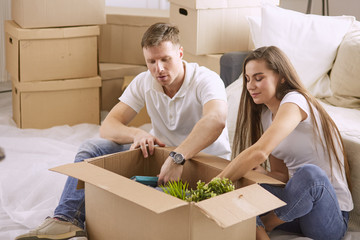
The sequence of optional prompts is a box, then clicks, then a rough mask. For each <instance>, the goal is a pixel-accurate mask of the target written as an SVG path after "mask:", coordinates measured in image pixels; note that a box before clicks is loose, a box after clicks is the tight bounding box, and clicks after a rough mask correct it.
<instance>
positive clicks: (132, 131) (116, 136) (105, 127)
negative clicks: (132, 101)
mask: <svg viewBox="0 0 360 240" xmlns="http://www.w3.org/2000/svg"><path fill="white" fill-rule="evenodd" d="M136 114H137V113H136V111H135V110H134V109H132V108H131V107H130V106H128V105H127V104H125V103H123V102H119V103H118V104H116V105H115V106H114V107H113V109H111V111H110V112H109V114H108V115H107V116H106V118H105V119H104V121H103V123H102V125H101V127H100V136H101V137H102V138H105V139H109V140H112V141H114V142H116V143H119V144H125V143H132V145H131V148H130V149H135V148H138V147H140V148H141V151H142V152H143V155H144V157H148V151H147V148H146V146H148V148H149V153H150V155H152V154H153V153H154V145H156V144H158V145H159V146H165V144H163V143H162V142H161V141H160V140H159V139H158V138H156V137H154V136H152V135H151V134H149V133H148V132H146V131H144V130H142V129H140V128H135V127H129V126H127V124H129V123H130V121H131V120H132V119H133V118H134V117H135V116H136Z"/></svg>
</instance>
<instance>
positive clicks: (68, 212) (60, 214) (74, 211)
mask: <svg viewBox="0 0 360 240" xmlns="http://www.w3.org/2000/svg"><path fill="white" fill-rule="evenodd" d="M130 146H131V145H130V144H125V145H121V144H117V143H115V142H112V141H109V140H106V139H102V138H97V139H90V140H88V141H85V142H84V143H83V144H82V145H81V146H80V148H79V151H78V153H77V154H76V156H75V162H81V161H84V160H85V159H88V158H93V157H98V156H102V155H106V154H111V153H116V152H122V151H126V150H129V148H130ZM77 183H78V180H77V179H76V178H72V177H68V179H67V181H66V183H65V187H64V190H63V192H62V195H61V198H60V202H59V205H58V206H57V207H56V209H55V211H54V217H57V218H61V219H63V220H66V221H68V222H71V223H73V224H75V225H76V226H79V227H81V228H83V229H84V228H85V193H84V189H76V186H77Z"/></svg>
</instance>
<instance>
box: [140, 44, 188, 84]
mask: <svg viewBox="0 0 360 240" xmlns="http://www.w3.org/2000/svg"><path fill="white" fill-rule="evenodd" d="M143 53H144V57H145V61H146V65H147V67H148V69H149V70H150V72H151V74H152V76H153V77H154V78H155V79H156V80H157V81H158V82H159V83H160V84H161V85H162V86H163V87H169V86H171V84H173V83H175V84H176V83H177V82H180V81H182V79H183V76H184V68H183V64H182V57H183V49H182V47H180V46H179V45H173V44H172V43H171V42H170V41H166V42H162V43H161V44H159V45H158V46H153V47H148V48H143Z"/></svg>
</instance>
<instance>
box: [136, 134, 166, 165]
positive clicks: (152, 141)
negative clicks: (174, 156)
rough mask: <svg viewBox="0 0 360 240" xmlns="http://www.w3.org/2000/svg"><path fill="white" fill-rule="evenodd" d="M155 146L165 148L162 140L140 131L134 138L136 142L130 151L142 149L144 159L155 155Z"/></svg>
mask: <svg viewBox="0 0 360 240" xmlns="http://www.w3.org/2000/svg"><path fill="white" fill-rule="evenodd" d="M155 145H159V146H160V147H165V144H164V143H163V142H161V141H160V139H158V138H157V137H154V136H152V135H151V134H149V133H147V132H145V131H139V132H138V133H137V134H136V135H135V137H134V141H133V144H132V145H131V147H130V150H132V149H136V148H138V147H140V148H141V151H142V153H143V156H144V158H147V157H148V156H149V153H150V155H153V153H154V146H155ZM146 146H148V148H149V153H148V150H147V148H146Z"/></svg>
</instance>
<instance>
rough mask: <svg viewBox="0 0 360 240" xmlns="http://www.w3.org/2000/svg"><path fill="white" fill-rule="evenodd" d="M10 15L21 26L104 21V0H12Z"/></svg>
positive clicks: (60, 25)
mask: <svg viewBox="0 0 360 240" xmlns="http://www.w3.org/2000/svg"><path fill="white" fill-rule="evenodd" d="M11 16H12V18H13V19H14V20H15V21H16V22H17V24H19V25H20V26H21V27H22V28H48V27H64V26H80V25H97V24H104V23H105V0H76V1H74V0H51V1H49V0H12V1H11Z"/></svg>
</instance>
